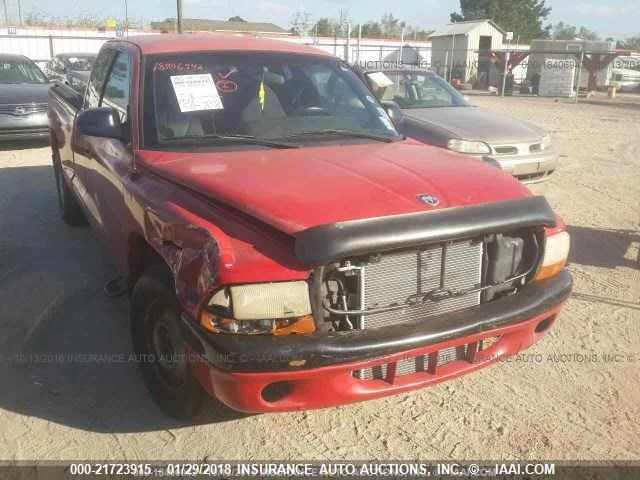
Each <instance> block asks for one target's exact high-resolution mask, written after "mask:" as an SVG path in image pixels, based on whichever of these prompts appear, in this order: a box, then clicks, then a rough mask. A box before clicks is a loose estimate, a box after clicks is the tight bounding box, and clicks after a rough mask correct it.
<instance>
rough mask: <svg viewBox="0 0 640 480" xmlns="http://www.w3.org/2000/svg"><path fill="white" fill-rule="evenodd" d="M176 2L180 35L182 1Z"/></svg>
mask: <svg viewBox="0 0 640 480" xmlns="http://www.w3.org/2000/svg"><path fill="white" fill-rule="evenodd" d="M176 1H177V8H178V18H177V24H178V25H177V27H178V33H182V0H176Z"/></svg>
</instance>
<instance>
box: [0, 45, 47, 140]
mask: <svg viewBox="0 0 640 480" xmlns="http://www.w3.org/2000/svg"><path fill="white" fill-rule="evenodd" d="M49 87H51V84H50V83H49V80H48V79H47V77H46V76H45V75H44V73H42V70H40V68H38V66H37V65H36V64H35V63H33V62H32V61H31V60H29V59H28V58H27V57H25V56H23V55H10V54H4V53H3V54H0V140H10V141H12V140H22V139H38V138H47V137H48V136H49V120H48V118H47V92H48V90H49Z"/></svg>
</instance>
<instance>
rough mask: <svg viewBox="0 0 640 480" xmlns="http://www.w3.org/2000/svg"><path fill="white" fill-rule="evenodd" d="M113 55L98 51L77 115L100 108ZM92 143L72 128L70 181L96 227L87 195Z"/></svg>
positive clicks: (95, 218)
mask: <svg viewBox="0 0 640 480" xmlns="http://www.w3.org/2000/svg"><path fill="white" fill-rule="evenodd" d="M115 54H116V52H115V51H114V50H112V49H110V48H103V49H102V50H100V54H99V55H98V57H97V58H96V61H95V63H94V65H93V69H92V71H91V77H90V79H89V83H88V85H87V89H86V91H85V97H84V101H83V105H82V108H81V109H80V110H79V111H78V114H79V113H80V112H82V111H83V110H88V109H90V108H96V107H98V106H100V100H101V98H102V91H103V90H104V83H105V80H106V77H107V73H108V72H109V69H110V68H111V65H112V63H113V60H114V57H115ZM92 143H93V142H92V138H91V137H87V136H84V135H81V134H79V133H78V129H77V128H75V126H74V129H73V138H72V149H73V163H74V169H75V173H76V174H75V176H74V177H73V180H72V181H73V184H74V187H75V189H76V191H77V192H78V194H79V196H80V198H81V200H82V203H84V205H85V206H86V208H87V210H88V211H89V221H90V222H91V223H93V224H95V225H96V226H97V223H96V221H97V211H96V206H95V203H94V199H93V196H92V195H90V194H89V178H90V176H91V169H92V168H93V166H94V161H93V157H94V155H95V152H94V151H93V145H92Z"/></svg>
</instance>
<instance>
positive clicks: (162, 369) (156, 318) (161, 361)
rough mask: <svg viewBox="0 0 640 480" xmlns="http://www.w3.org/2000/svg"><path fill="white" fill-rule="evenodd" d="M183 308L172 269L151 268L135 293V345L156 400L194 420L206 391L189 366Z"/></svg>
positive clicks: (167, 409)
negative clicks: (176, 294)
mask: <svg viewBox="0 0 640 480" xmlns="http://www.w3.org/2000/svg"><path fill="white" fill-rule="evenodd" d="M180 311H181V309H180V306H179V304H178V300H177V299H176V296H175V290H174V289H173V279H172V278H171V275H170V273H169V272H168V271H167V269H166V268H162V266H154V267H151V268H149V269H148V270H147V271H146V272H145V273H144V274H143V275H142V276H141V277H140V279H139V280H138V281H137V282H136V284H135V286H134V288H133V294H132V296H131V334H132V338H133V346H134V349H135V352H136V354H137V355H138V362H139V363H138V364H139V366H140V370H141V372H142V377H143V379H144V382H145V384H146V386H147V389H148V390H149V392H150V393H151V396H152V397H153V400H154V401H155V402H156V403H157V404H158V405H159V406H160V408H162V409H163V410H164V411H165V412H166V413H167V414H169V415H171V416H172V417H175V418H178V419H180V420H191V419H193V418H194V417H196V416H198V414H199V413H200V411H201V409H202V406H203V403H204V399H205V397H206V393H205V391H204V389H203V388H202V387H201V386H200V384H199V383H198V381H197V380H196V379H195V378H194V376H193V375H192V374H191V371H190V369H189V362H188V360H187V350H186V348H185V343H184V339H183V337H182V334H181V332H180V327H179V323H178V322H179V321H180Z"/></svg>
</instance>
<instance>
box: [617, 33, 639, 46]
mask: <svg viewBox="0 0 640 480" xmlns="http://www.w3.org/2000/svg"><path fill="white" fill-rule="evenodd" d="M618 48H626V49H629V50H640V35H637V36H635V37H630V38H627V39H626V40H618Z"/></svg>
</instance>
